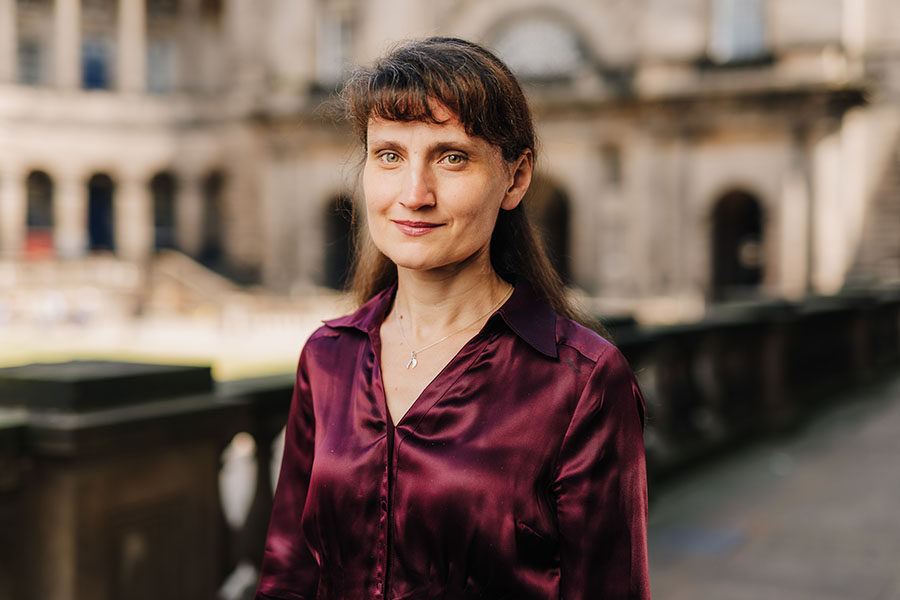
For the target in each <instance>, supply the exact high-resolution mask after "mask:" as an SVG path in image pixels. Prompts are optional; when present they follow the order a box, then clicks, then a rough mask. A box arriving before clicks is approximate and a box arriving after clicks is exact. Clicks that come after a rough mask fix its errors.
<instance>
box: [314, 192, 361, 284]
mask: <svg viewBox="0 0 900 600" xmlns="http://www.w3.org/2000/svg"><path fill="white" fill-rule="evenodd" d="M352 215H353V200H352V199H351V198H350V196H349V195H347V194H337V195H335V196H332V197H331V199H330V200H329V201H328V202H327V203H326V205H325V210H324V211H323V214H322V225H323V227H322V230H323V232H324V236H323V238H324V243H325V247H324V252H323V265H322V283H323V284H324V285H326V286H328V287H330V288H334V289H343V288H344V287H345V286H346V284H347V280H348V278H349V276H350V268H351V262H352V257H353V253H352V249H353V237H354V235H353V234H354V224H353V217H352Z"/></svg>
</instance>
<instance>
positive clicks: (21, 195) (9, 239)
mask: <svg viewBox="0 0 900 600" xmlns="http://www.w3.org/2000/svg"><path fill="white" fill-rule="evenodd" d="M26 212H27V205H26V198H25V176H24V175H23V174H22V173H19V172H16V171H4V172H3V173H0V257H2V258H4V259H14V258H18V257H19V256H20V255H21V253H22V244H23V243H24V242H25V230H26V228H27V226H26V223H25V215H26Z"/></svg>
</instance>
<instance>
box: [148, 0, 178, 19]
mask: <svg viewBox="0 0 900 600" xmlns="http://www.w3.org/2000/svg"><path fill="white" fill-rule="evenodd" d="M176 13H178V0H147V18H148V19H159V18H169V17H174V16H175V15H176Z"/></svg>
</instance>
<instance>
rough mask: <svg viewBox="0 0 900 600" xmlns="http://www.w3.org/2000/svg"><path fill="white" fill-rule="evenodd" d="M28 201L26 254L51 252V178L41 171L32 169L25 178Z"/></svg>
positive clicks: (46, 254) (34, 254)
mask: <svg viewBox="0 0 900 600" xmlns="http://www.w3.org/2000/svg"><path fill="white" fill-rule="evenodd" d="M25 190H26V197H27V202H28V208H27V215H26V220H27V224H28V232H27V235H26V236H25V254H26V256H31V257H39V256H48V255H51V254H53V180H52V179H50V176H49V175H47V174H46V173H44V172H43V171H32V172H31V173H29V174H28V179H26V180H25Z"/></svg>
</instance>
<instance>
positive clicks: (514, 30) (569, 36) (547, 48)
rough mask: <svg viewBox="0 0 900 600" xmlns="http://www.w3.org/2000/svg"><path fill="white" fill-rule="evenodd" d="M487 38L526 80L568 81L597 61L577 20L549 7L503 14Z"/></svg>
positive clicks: (487, 41) (485, 37)
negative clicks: (583, 68)
mask: <svg viewBox="0 0 900 600" xmlns="http://www.w3.org/2000/svg"><path fill="white" fill-rule="evenodd" d="M484 39H485V41H486V43H487V44H488V46H489V47H491V48H492V49H493V50H494V51H495V52H496V53H497V54H498V55H499V56H500V57H501V58H502V59H503V60H504V62H506V64H507V65H509V67H510V68H511V69H512V70H513V71H514V72H515V73H516V75H517V76H518V77H519V78H521V79H523V80H532V81H545V82H547V81H569V80H571V79H572V78H573V77H574V76H575V75H577V74H578V72H579V71H581V70H582V66H583V65H584V64H586V63H590V62H594V61H593V59H592V52H591V50H590V47H589V45H588V43H587V42H586V41H585V36H584V35H582V33H581V32H580V31H579V28H578V26H577V23H576V22H575V20H574V19H573V18H571V17H570V16H569V15H567V14H565V13H562V12H560V11H558V10H554V9H552V8H550V7H541V8H532V9H530V10H524V11H521V12H516V13H513V14H511V15H509V14H507V15H504V16H503V17H502V18H500V19H499V20H497V21H496V23H495V24H494V25H493V26H491V27H490V29H488V31H487V32H486V34H485V36H484Z"/></svg>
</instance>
